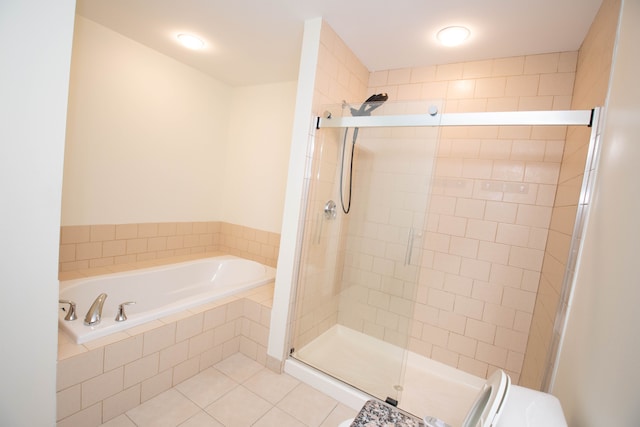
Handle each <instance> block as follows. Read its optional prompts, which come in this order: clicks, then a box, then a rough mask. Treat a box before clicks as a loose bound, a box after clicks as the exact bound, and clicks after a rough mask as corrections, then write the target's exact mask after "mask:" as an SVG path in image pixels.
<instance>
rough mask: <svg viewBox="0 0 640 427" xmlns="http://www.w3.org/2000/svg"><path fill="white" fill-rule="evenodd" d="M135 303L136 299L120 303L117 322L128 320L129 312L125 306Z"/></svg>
mask: <svg viewBox="0 0 640 427" xmlns="http://www.w3.org/2000/svg"><path fill="white" fill-rule="evenodd" d="M135 303H136V302H135V301H127V302H123V303H122V304H120V305H119V306H118V314H116V322H124V321H125V320H127V314H126V313H125V312H124V306H125V305H131V304H135Z"/></svg>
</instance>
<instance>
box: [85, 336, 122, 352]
mask: <svg viewBox="0 0 640 427" xmlns="http://www.w3.org/2000/svg"><path fill="white" fill-rule="evenodd" d="M127 338H130V336H129V335H128V334H127V333H125V332H116V333H114V334H111V335H108V336H106V337H103V338H98V339H95V340H92V341H89V342H86V343H84V344H83V345H84V346H85V347H86V348H88V349H89V350H94V349H96V348H101V347H105V346H107V345H109V344H114V343H117V342H120V341H122V340H126V339H127Z"/></svg>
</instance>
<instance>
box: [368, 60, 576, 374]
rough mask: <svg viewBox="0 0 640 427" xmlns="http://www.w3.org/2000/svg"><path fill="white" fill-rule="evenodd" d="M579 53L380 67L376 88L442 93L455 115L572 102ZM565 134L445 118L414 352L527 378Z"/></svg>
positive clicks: (406, 96) (415, 94)
mask: <svg viewBox="0 0 640 427" xmlns="http://www.w3.org/2000/svg"><path fill="white" fill-rule="evenodd" d="M576 60H577V52H563V53H554V54H545V55H534V56H522V57H513V58H502V59H493V60H487V61H478V62H469V63H458V64H448V65H441V66H433V67H425V68H417V69H400V70H390V71H384V72H375V73H372V74H371V77H370V80H369V92H372V93H378V92H387V93H389V95H390V100H394V101H405V100H406V101H409V100H416V99H444V101H445V103H444V112H447V113H453V112H469V111H476V112H480V111H518V110H520V111H526V110H560V109H569V108H570V105H571V95H572V91H573V83H574V78H575V70H576ZM565 136H566V128H565V127H530V126H518V127H497V126H479V127H457V128H442V130H441V135H440V143H439V148H438V153H437V158H436V166H435V174H434V181H433V184H432V188H431V198H430V201H429V210H428V216H427V221H426V224H425V229H424V243H423V254H422V255H423V259H422V269H421V272H420V278H419V285H418V290H417V301H416V306H415V311H414V316H413V319H412V321H411V332H410V334H411V337H410V341H409V348H410V349H411V350H412V351H415V352H417V353H420V354H422V355H425V356H427V357H431V358H433V359H435V360H438V361H441V362H444V363H446V364H449V365H451V366H454V367H457V368H460V369H462V370H465V371H467V372H471V373H473V374H476V375H479V376H483V377H484V376H487V375H488V374H489V373H490V372H491V371H492V370H493V369H494V368H496V367H499V368H503V369H505V370H507V371H508V372H509V373H510V374H511V376H512V378H513V380H514V381H516V382H517V381H518V380H519V377H520V372H521V369H522V363H523V359H524V352H525V349H526V345H527V339H528V333H529V327H530V324H531V318H532V314H533V309H534V305H535V299H536V291H537V287H538V282H539V279H540V272H541V269H542V261H543V256H544V250H545V246H546V241H547V235H548V228H549V223H550V220H551V212H552V208H553V202H554V197H555V192H556V185H557V181H558V176H559V171H560V161H561V159H562V153H563V150H564V140H565ZM378 300H380V298H378ZM382 309H383V310H386V309H389V307H382Z"/></svg>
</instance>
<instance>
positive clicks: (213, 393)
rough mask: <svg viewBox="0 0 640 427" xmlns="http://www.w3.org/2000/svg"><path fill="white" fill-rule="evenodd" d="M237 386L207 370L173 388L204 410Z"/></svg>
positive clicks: (212, 369) (226, 378)
mask: <svg viewBox="0 0 640 427" xmlns="http://www.w3.org/2000/svg"><path fill="white" fill-rule="evenodd" d="M237 386H238V383H237V382H235V381H234V380H232V379H231V378H229V377H228V376H226V375H225V374H223V373H222V372H220V371H218V370H217V369H215V368H209V369H205V370H204V371H202V372H200V373H199V374H198V375H196V376H194V377H191V378H189V379H188V380H185V381H183V382H181V383H180V384H178V385H176V386H175V388H176V389H177V390H178V391H180V393H182V394H184V395H185V396H186V397H187V398H189V399H190V400H191V401H193V402H194V403H195V404H196V405H198V406H199V407H200V408H203V409H204V408H206V407H207V406H209V405H210V404H212V403H213V402H215V401H216V400H218V399H219V398H220V397H222V396H223V395H225V394H226V393H228V392H229V391H231V390H233V389H234V388H235V387H237Z"/></svg>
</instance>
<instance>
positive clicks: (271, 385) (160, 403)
mask: <svg viewBox="0 0 640 427" xmlns="http://www.w3.org/2000/svg"><path fill="white" fill-rule="evenodd" d="M357 412H358V411H355V410H353V409H351V408H349V407H347V406H345V405H342V404H340V403H339V402H337V401H335V400H334V399H332V398H331V397H329V396H327V395H325V394H323V393H321V392H319V391H317V390H315V389H313V388H312V387H310V386H308V385H306V384H304V383H302V382H300V381H298V380H297V379H295V378H293V377H291V376H289V375H287V374H282V375H278V374H276V373H274V372H273V371H271V370H269V369H267V368H265V367H264V366H262V365H260V364H259V363H257V362H255V361H253V360H251V359H249V358H248V357H246V356H244V355H242V354H241V353H236V354H234V355H233V356H231V357H228V358H227V359H225V360H223V361H221V362H219V363H218V364H216V365H214V366H213V367H211V368H209V369H207V370H205V371H202V372H201V373H200V374H198V375H196V376H195V377H192V378H190V379H188V380H186V381H184V382H182V383H180V384H178V385H177V386H175V387H174V388H172V389H170V390H167V391H166V392H164V393H161V394H159V395H158V396H156V397H154V398H152V399H150V400H148V401H146V402H144V403H142V404H141V405H140V406H138V407H136V408H133V409H131V410H129V411H127V412H126V413H124V414H122V415H120V416H118V417H116V418H114V419H112V420H110V421H108V422H107V423H105V424H102V427H136V426H138V427H142V426H153V427H177V426H180V427H221V426H226V427H244V426H256V427H271V426H274V427H275V426H277V427H304V426H308V427H335V426H337V425H338V424H340V422H342V421H344V420H345V419H348V418H353V417H355V416H356V415H357Z"/></svg>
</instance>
